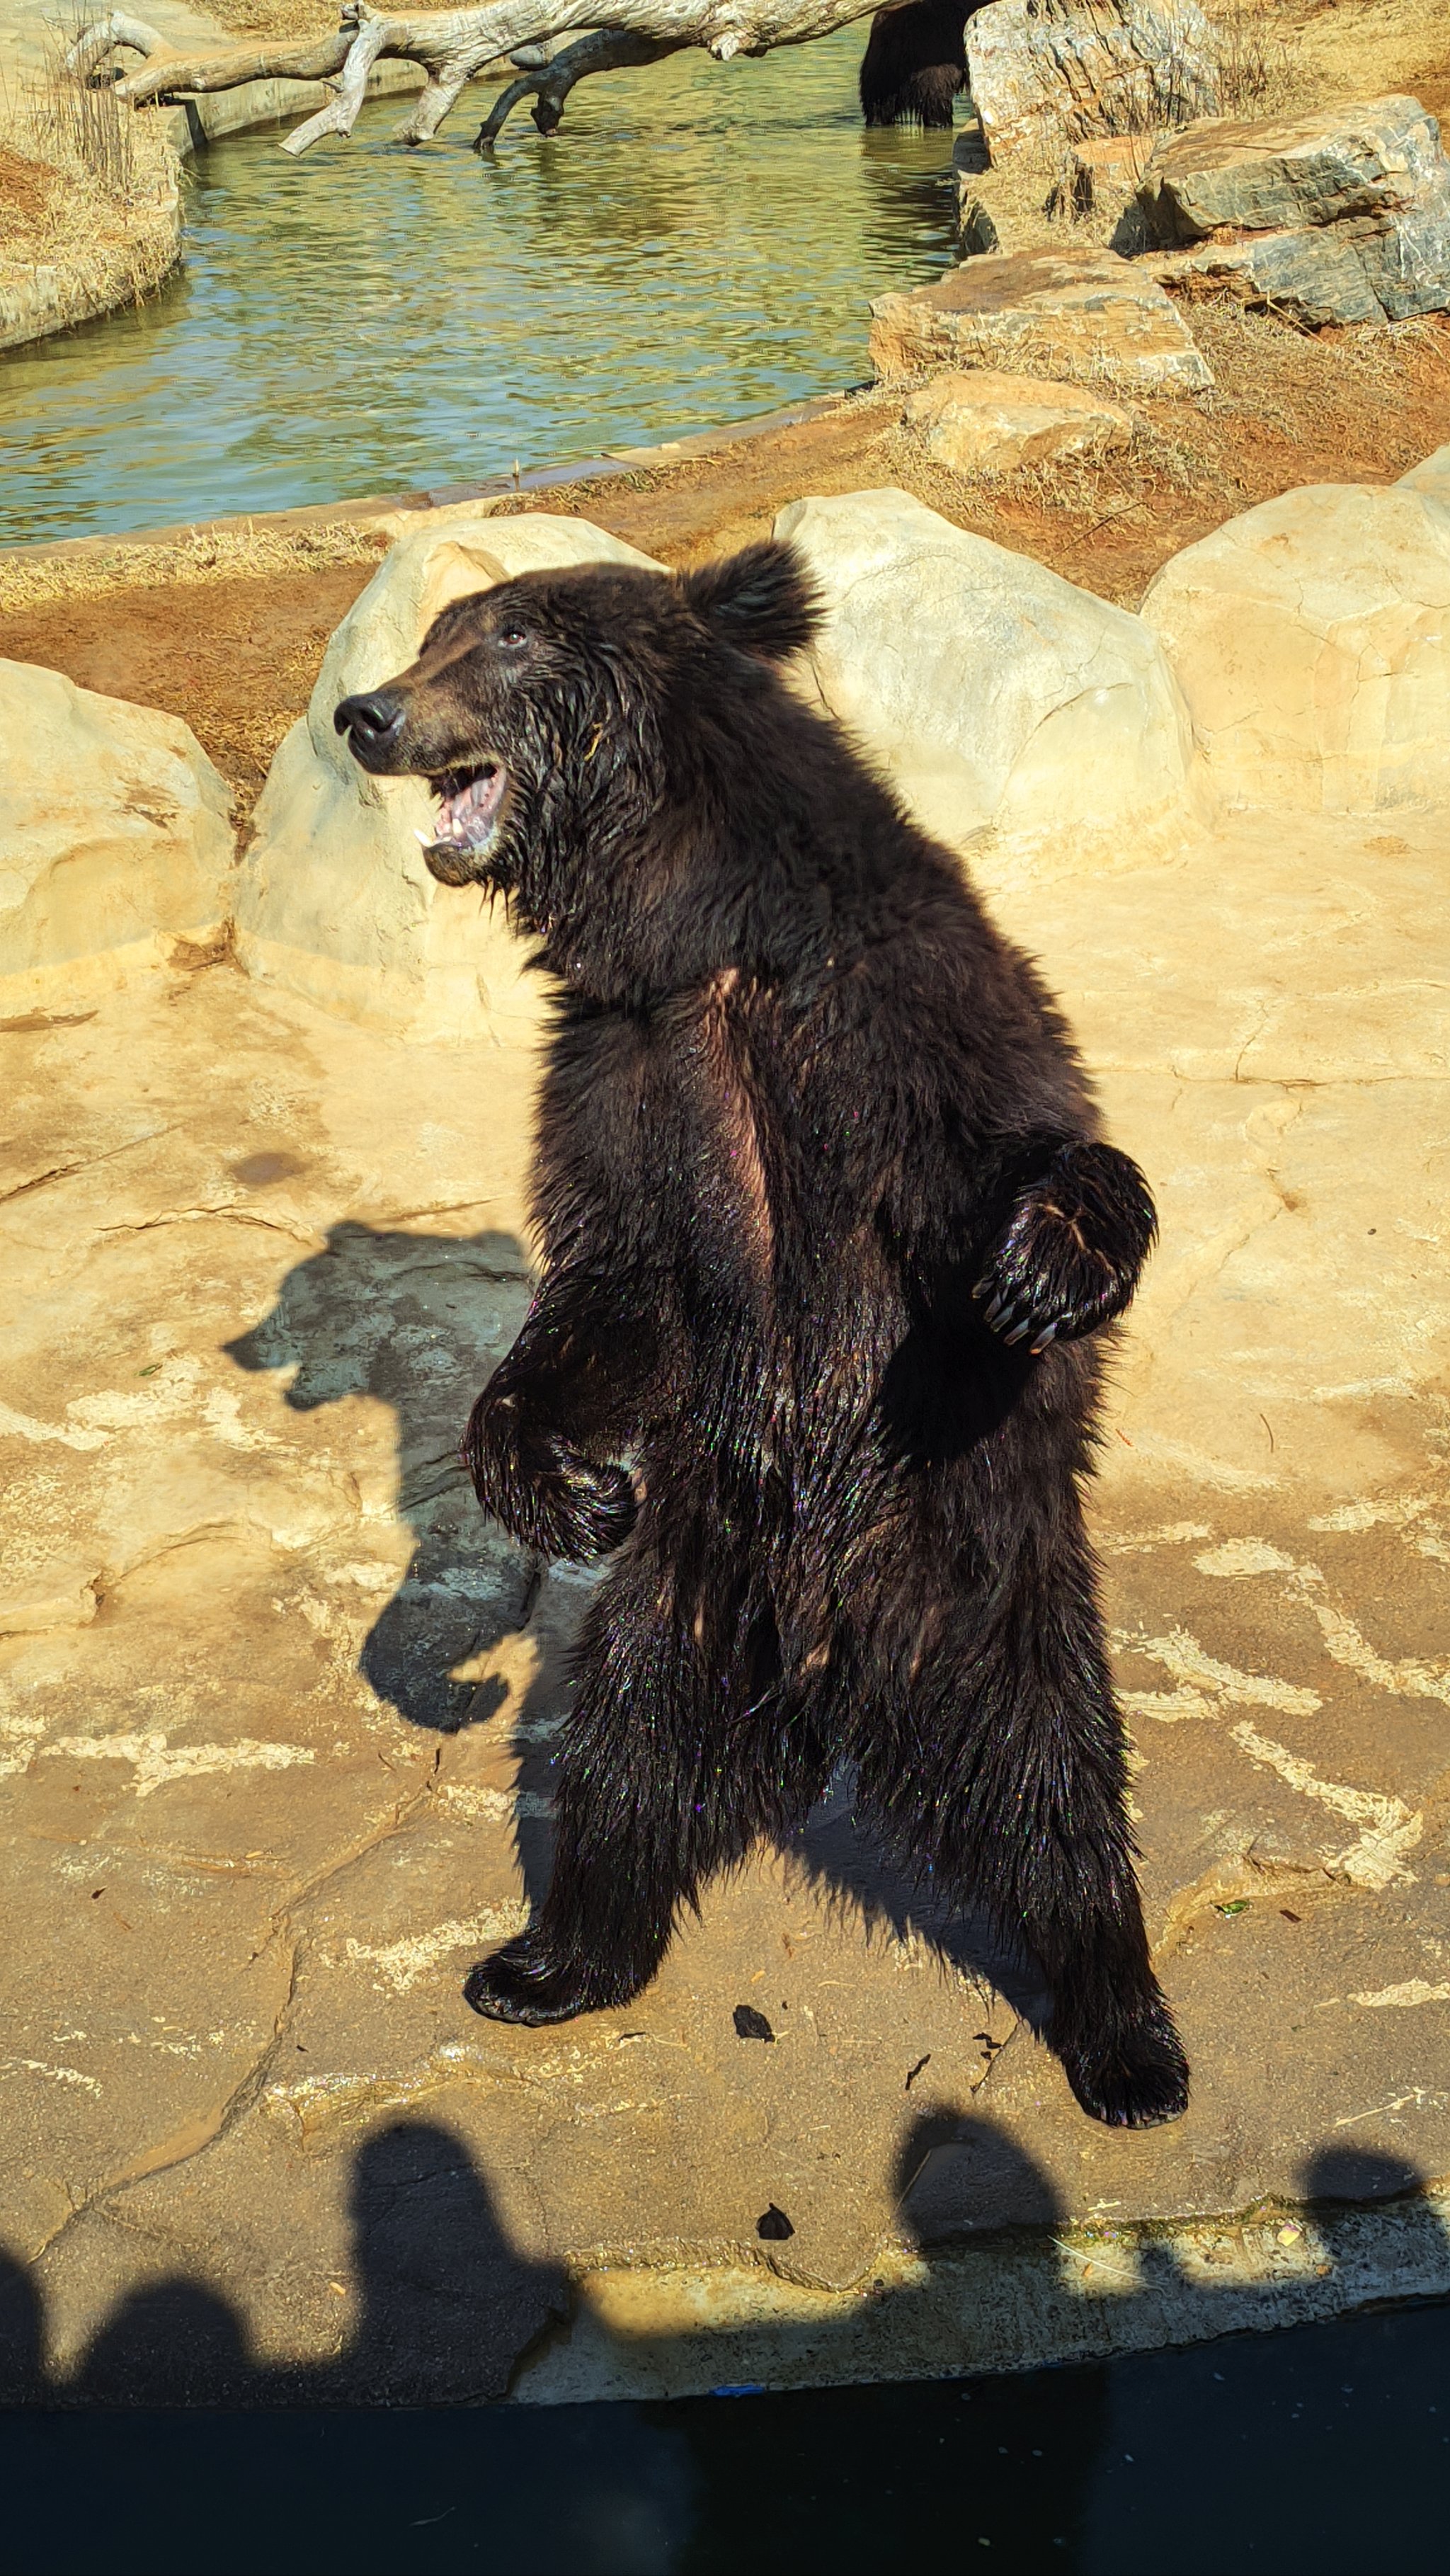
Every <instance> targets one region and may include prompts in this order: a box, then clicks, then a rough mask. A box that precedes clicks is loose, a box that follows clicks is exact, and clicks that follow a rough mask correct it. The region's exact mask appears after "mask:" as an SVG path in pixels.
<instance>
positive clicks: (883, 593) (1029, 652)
mask: <svg viewBox="0 0 1450 2576" xmlns="http://www.w3.org/2000/svg"><path fill="white" fill-rule="evenodd" d="M776 534H777V536H779V537H784V538H788V539H789V540H790V541H791V542H792V543H793V544H794V545H795V546H797V547H798V548H799V549H800V552H801V553H802V554H803V555H804V557H805V559H806V562H807V563H808V565H809V567H810V570H811V572H812V574H813V575H814V577H815V580H816V582H817V583H818V585H819V587H820V590H821V592H822V594H823V597H824V599H825V602H826V608H827V614H826V619H825V623H824V626H823V629H822V632H821V634H820V637H819V638H818V641H817V644H816V647H815V653H814V670H815V678H816V681H817V684H818V686H819V689H820V693H821V696H822V698H823V700H824V702H825V704H826V705H827V706H828V707H829V708H830V709H831V711H832V713H833V714H835V715H837V716H840V717H842V718H843V719H844V720H845V721H846V723H848V724H849V725H850V726H851V728H852V730H853V732H854V733H855V734H856V736H857V738H858V739H859V740H860V741H862V742H863V743H864V744H865V745H866V747H867V749H868V750H869V751H871V752H873V753H874V754H875V755H876V757H877V759H878V760H879V761H880V762H881V764H882V765H883V767H885V768H887V769H889V770H890V772H891V774H892V776H893V777H894V778H895V780H896V782H897V784H898V786H899V787H900V788H901V790H902V792H903V794H905V795H906V797H907V798H908V800H909V801H910V803H911V804H912V806H913V808H914V809H915V811H916V812H917V814H918V815H919V816H920V818H921V820H922V821H923V822H924V823H925V824H926V826H927V828H928V829H929V830H932V831H935V832H938V833H939V834H940V835H941V836H942V837H943V838H944V839H946V840H949V841H952V842H954V843H955V844H956V845H957V846H959V847H960V846H962V845H963V844H965V843H966V842H967V841H969V840H971V839H972V838H973V836H974V835H980V834H981V833H982V832H984V831H985V830H986V829H987V828H988V827H994V828H995V831H996V833H997V834H998V835H999V836H1010V837H1011V838H1013V839H1017V840H1025V841H1027V842H1030V843H1031V844H1033V845H1034V847H1035V848H1036V849H1037V850H1038V852H1039V853H1040V854H1042V855H1047V854H1049V853H1050V854H1051V856H1050V864H1052V865H1053V866H1054V867H1055V868H1058V869H1060V868H1062V867H1064V866H1067V867H1071V866H1074V865H1076V864H1078V863H1079V861H1082V862H1084V863H1089V864H1092V865H1094V866H1097V865H1101V864H1102V863H1103V860H1104V858H1105V857H1108V858H1110V857H1111V856H1112V855H1113V853H1114V852H1115V851H1117V852H1123V851H1126V850H1127V849H1128V848H1130V847H1134V848H1136V849H1137V851H1138V854H1139V855H1141V852H1142V847H1143V844H1144V841H1145V839H1146V838H1147V837H1149V836H1151V835H1152V834H1154V833H1156V832H1159V831H1161V830H1162V829H1163V828H1164V827H1165V826H1169V827H1176V825H1177V824H1178V823H1179V822H1180V821H1181V819H1182V817H1183V816H1184V814H1185V812H1186V811H1188V810H1189V809H1190V808H1191V806H1192V803H1193V801H1194V798H1195V795H1196V779H1195V767H1194V750H1193V737H1192V729H1191V727H1190V725H1189V722H1188V718H1187V715H1186V712H1185V709H1184V705H1183V701H1182V698H1181V696H1180V694H1179V691H1178V688H1177V685H1176V683H1175V681H1174V678H1173V674H1172V671H1171V670H1170V668H1169V666H1168V663H1167V661H1166V659H1165V657H1164V655H1163V653H1162V651H1161V650H1160V648H1159V645H1158V642H1157V639H1156V637H1155V636H1153V635H1152V634H1150V633H1149V632H1148V630H1147V629H1146V628H1145V627H1144V626H1143V625H1142V624H1141V623H1140V622H1139V620H1138V619H1137V618H1136V617H1131V616H1129V615H1128V614H1127V613H1126V611H1125V610H1123V609H1120V608H1111V607H1109V606H1108V604H1107V602H1106V601H1105V600H1101V599H1095V598H1094V597H1093V596H1092V594H1091V593H1090V592H1088V591H1083V590H1076V589H1074V587H1073V585H1072V583H1071V582H1067V581H1063V580H1061V579H1060V578H1059V576H1058V575H1057V574H1056V573H1054V572H1049V571H1048V570H1047V569H1046V567H1045V565H1042V564H1039V563H1034V562H1033V561H1032V560H1031V558H1030V557H1029V556H1026V555H1017V554H1011V553H1009V552H1008V550H1007V549H1006V547H1004V546H995V545H992V544H991V543H990V542H989V541H988V540H987V539H986V538H985V537H974V536H969V535H968V534H967V533H966V531H965V530H964V529H961V528H956V527H953V526H952V525H951V523H950V521H948V520H946V519H942V518H939V517H938V516H937V514H936V512H935V511H934V510H928V509H927V508H926V506H925V504H924V503H922V502H920V501H918V500H916V499H914V498H913V497H912V495H911V494H910V493H907V492H901V491H895V490H887V491H883V492H852V493H847V494H845V495H843V496H842V497H841V498H839V499H832V500H806V501H795V502H792V503H791V505H790V507H789V508H788V509H786V510H783V511H782V512H781V514H780V517H779V518H778V519H777V521H776Z"/></svg>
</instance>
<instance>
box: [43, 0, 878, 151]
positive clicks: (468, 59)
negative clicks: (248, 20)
mask: <svg viewBox="0 0 1450 2576" xmlns="http://www.w3.org/2000/svg"><path fill="white" fill-rule="evenodd" d="M876 5H877V0H483V5H482V6H475V7H471V8H461V9H428V10H415V11H410V12H409V13H408V14H407V15H405V16H402V17H396V18H395V17H386V16H384V15H383V14H382V13H381V12H380V11H376V10H374V9H372V8H371V7H370V6H369V5H368V0H345V5H344V7H343V11H342V24H341V27H340V28H339V30H338V32H337V34H336V35H335V36H323V37H317V38H314V39H312V40H311V41H310V42H307V43H299V44H290V45H288V44H282V45H279V44H276V43H272V42H260V43H256V44H250V45H231V46H228V47H227V48H226V49H225V50H224V51H222V52H219V53H208V54H189V53H182V52H180V51H179V50H177V49H176V48H175V47H173V46H171V45H168V44H167V43H166V41H165V40H164V38H163V37H161V36H160V35H158V33H157V31H156V29H155V28H154V27H148V26H146V25H145V24H144V23H143V22H142V21H141V20H140V19H137V18H127V17H124V16H122V15H121V13H120V12H113V13H112V15H111V16H109V17H107V18H101V19H97V20H96V21H95V22H94V23H93V24H92V25H90V26H87V27H85V28H83V29H82V30H81V33H80V35H79V36H78V38H77V40H76V43H75V44H74V46H73V47H72V49H71V56H70V59H71V60H72V62H73V63H74V64H75V67H76V68H77V69H78V70H84V71H85V72H87V73H88V74H89V76H90V77H91V79H93V80H95V79H104V78H106V77H107V76H108V67H109V65H110V62H111V57H112V56H113V54H115V53H117V52H119V51H129V52H131V53H139V54H140V55H141V56H142V62H141V65H140V68H139V69H137V70H134V71H130V72H127V73H126V74H125V76H124V78H122V79H121V80H119V81H117V82H116V91H117V95H118V96H119V97H121V98H127V99H130V100H131V101H132V102H133V104H136V105H139V104H140V103H141V102H142V101H143V100H147V99H158V98H176V97H178V96H181V97H185V96H186V95H188V94H192V95H201V94H205V93H207V92H209V91H213V90H223V89H238V88H240V87H242V86H243V84H244V83H245V82H247V81H255V80H314V81H315V80H330V79H332V78H333V77H334V76H335V75H336V74H338V73H341V75H342V77H341V80H340V81H339V82H338V87H337V93H336V95H335V97H333V98H332V99H331V100H329V102H328V105H327V106H326V107H325V108H322V109H320V110H319V112H318V113H317V115H315V116H310V117H308V118H307V119H306V120H305V122H304V123H303V124H302V125H300V126H298V127H297V129H296V131H295V132H294V133H292V134H289V135H288V136H287V137H286V139H285V141H284V143H283V146H282V148H283V150H284V151H286V152H293V153H297V152H305V151H306V150H307V149H308V147H309V145H311V144H313V143H315V142H317V141H318V140H319V138H320V137H321V136H323V135H325V134H342V135H346V134H350V133H351V131H352V128H353V125H354V123H355V122H356V119H357V114H358V110H359V108H360V107H361V106H362V103H363V98H364V96H365V94H366V89H367V75H368V73H369V71H370V70H371V68H372V66H373V64H374V63H375V62H377V61H379V60H381V59H382V58H383V57H384V56H391V57H393V58H395V59H401V60H403V61H405V62H414V63H418V64H420V65H421V66H422V69H423V70H424V72H425V73H426V74H427V79H426V82H425V85H424V87H423V89H422V90H421V92H420V93H419V96H418V100H417V103H416V105H415V106H414V108H413V109H412V111H411V113H410V114H409V115H408V116H407V117H406V118H405V119H404V121H403V123H402V124H401V125H400V126H399V128H398V134H399V138H400V139H401V140H402V141H403V142H405V143H426V142H427V141H428V140H429V138H430V137H431V136H432V135H434V134H436V133H437V131H438V128H439V126H440V125H441V124H442V122H443V119H444V118H445V116H446V115H447V114H448V112H449V109H450V108H451V107H453V106H454V105H455V103H456V102H457V99H458V97H459V94H460V92H461V91H462V90H463V88H464V86H465V85H466V83H467V82H469V81H470V80H473V79H475V78H476V77H477V76H478V74H479V73H481V72H487V71H488V70H490V69H491V68H494V67H498V66H502V65H504V64H506V63H517V64H519V65H520V68H521V69H522V70H523V71H524V72H525V73H526V75H527V77H526V80H525V82H524V84H523V85H522V86H521V85H520V83H518V82H514V83H511V84H510V91H511V92H512V95H510V93H509V92H506V93H505V94H504V95H505V97H507V98H508V106H507V107H506V106H505V105H504V99H503V98H500V99H499V100H498V102H497V103H496V105H495V107H494V109H493V112H492V114H491V116H490V117H489V118H488V119H487V120H486V123H485V126H484V131H483V135H482V136H481V137H480V141H482V142H484V143H485V148H486V144H487V141H489V140H491V139H492V135H493V134H496V133H497V132H498V130H499V128H500V126H501V125H502V123H503V121H504V118H505V116H507V115H508V113H509V112H510V109H511V108H512V107H514V106H516V105H517V103H518V100H519V99H520V98H523V97H527V96H528V95H529V93H530V88H531V87H532V89H533V91H534V94H535V95H536V96H537V98H538V100H539V105H540V108H542V109H543V110H544V115H545V116H547V117H549V118H550V119H551V120H552V124H545V122H544V117H543V116H539V115H538V111H537V110H536V119H537V121H538V122H539V123H540V126H541V129H542V130H543V131H546V132H547V131H551V130H552V125H554V124H557V123H558V119H559V115H560V114H562V111H563V102H564V99H565V98H566V97H567V96H568V93H569V91H570V90H571V89H572V88H573V86H574V83H575V81H577V80H581V79H583V78H584V77H585V75H586V74H587V73H589V72H593V71H605V70H612V69H617V68H619V67H620V66H621V65H623V64H626V63H645V62H655V61H658V60H659V59H660V58H661V57H662V56H663V55H665V54H672V53H678V52H680V51H682V50H683V49H684V48H685V47H687V46H690V45H700V46H703V47H704V48H705V49H706V50H707V51H708V52H710V53H711V54H713V55H714V57H715V59H716V61H717V62H722V63H728V62H729V61H731V60H732V59H733V57H734V56H735V55H736V54H768V53H770V52H771V51H772V50H773V49H774V47H775V46H777V45H806V44H810V43H812V42H813V41H814V39H815V38H816V37H817V36H829V35H833V34H834V33H835V31H836V29H837V28H838V27H847V26H850V24H851V23H852V21H853V20H854V19H857V18H866V17H869V16H870V15H871V14H872V11H873V9H874V8H875V7H876ZM586 29H588V30H590V31H592V32H591V33H590V34H589V35H587V36H586V35H585V34H584V31H585V30H586ZM566 36H568V37H573V38H575V39H576V41H575V43H573V44H570V45H567V46H565V47H564V48H563V50H562V51H561V52H560V53H559V54H558V55H557V56H553V47H554V44H555V41H556V40H557V39H558V38H560V37H566ZM546 47H548V48H549V49H550V56H551V59H548V60H547V61H546V60H545V59H544V49H545V48H546ZM566 64H567V65H568V66H569V68H568V69H567V70H566V69H565V68H563V67H564V66H565V65H566ZM540 72H542V78H536V75H537V74H539V73H540Z"/></svg>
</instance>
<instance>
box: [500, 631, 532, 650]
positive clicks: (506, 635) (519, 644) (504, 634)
mask: <svg viewBox="0 0 1450 2576" xmlns="http://www.w3.org/2000/svg"><path fill="white" fill-rule="evenodd" d="M493 640H494V642H495V644H497V645H498V647H499V649H500V651H501V652H504V653H518V652H521V651H522V650H523V647H524V646H525V644H527V642H528V640H529V639H528V635H527V633H526V631H525V629H524V628H523V627H522V626H501V627H500V628H499V630H498V633H497V634H496V635H495V637H494V639H493Z"/></svg>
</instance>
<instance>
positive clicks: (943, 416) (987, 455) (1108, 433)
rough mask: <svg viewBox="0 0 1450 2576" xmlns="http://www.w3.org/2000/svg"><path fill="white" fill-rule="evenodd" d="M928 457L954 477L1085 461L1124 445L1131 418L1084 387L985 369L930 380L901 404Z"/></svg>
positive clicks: (1130, 431)
mask: <svg viewBox="0 0 1450 2576" xmlns="http://www.w3.org/2000/svg"><path fill="white" fill-rule="evenodd" d="M906 417H907V420H908V421H909V422H910V424H911V426H912V428H913V429H918V430H920V431H921V432H922V434H923V436H924V438H925V440H926V447H927V453H928V454H929V455H930V456H932V457H934V458H935V460H936V462H937V464H938V465H945V466H947V467H948V468H949V469H950V470H951V472H952V473H954V474H1004V473H1010V472H1011V470H1012V469H1013V467H1015V466H1018V465H1043V464H1046V463H1047V461H1048V459H1049V458H1050V457H1054V456H1090V455H1095V454H1101V453H1102V451H1103V450H1104V449H1107V448H1110V447H1124V446H1126V445H1127V443H1128V440H1129V439H1130V438H1131V436H1132V433H1133V423H1132V418H1131V415H1130V414H1129V413H1127V412H1126V411H1124V410H1123V408H1122V406H1121V405H1120V404H1118V403H1114V402H1109V400H1108V398H1107V396H1106V395H1105V394H1097V393H1092V392H1090V391H1089V390H1088V388H1087V387H1086V386H1085V385H1070V384H1064V385H1054V386H1053V387H1052V389H1051V391H1049V390H1048V388H1047V387H1046V386H1045V385H1044V384H1043V382H1042V380H1041V378H1040V377H1034V376H1001V375H996V374H994V373H993V371H992V370H991V368H989V367H974V368H967V369H964V370H962V371H961V372H960V373H957V374H948V375H943V376H934V377H933V378H932V380H931V382H930V383H929V384H927V385H923V386H922V388H921V391H920V392H919V393H914V394H913V395H912V396H911V398H910V400H909V401H908V403H907V406H906Z"/></svg>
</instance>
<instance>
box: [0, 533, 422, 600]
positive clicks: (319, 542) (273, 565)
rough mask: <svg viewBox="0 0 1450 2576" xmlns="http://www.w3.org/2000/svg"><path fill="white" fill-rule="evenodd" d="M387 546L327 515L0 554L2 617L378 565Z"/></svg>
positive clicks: (380, 538) (375, 535) (382, 539)
mask: <svg viewBox="0 0 1450 2576" xmlns="http://www.w3.org/2000/svg"><path fill="white" fill-rule="evenodd" d="M386 548H387V539H386V537H385V536H382V535H380V534H379V532H378V530H377V529H376V528H373V527H371V526H369V524H368V523H367V521H365V520H357V519H336V520H328V521H326V522H325V523H323V524H321V525H319V526H316V527H308V528H277V527H269V526H267V525H266V524H265V523H264V524H263V525H262V526H261V527H256V526H254V525H253V524H252V522H251V521H250V520H249V521H248V522H247V523H246V525H245V526H243V527H239V528H199V529H197V530H196V532H195V534H194V535H193V536H190V537H187V538H179V539H178V540H177V541H176V543H175V544H174V545H129V546H128V545H116V546H106V547H97V548H95V549H94V550H92V549H91V548H89V547H87V548H85V549H84V550H81V551H78V552H77V553H75V554H53V555H30V554H0V616H10V615H12V614H14V613H16V612H17V611H20V610H23V609H28V608H40V607H42V606H44V605H45V604H46V603H47V602H48V601H51V600H62V599H95V598H98V597H100V596H101V594H102V593H104V592H106V591H117V590H149V589H155V588H163V587H169V586H170V585H172V584H173V583H182V584H185V585H186V586H187V587H191V586H192V585H194V584H196V583H199V582H210V581H262V580H277V579H281V578H282V577H283V576H285V575H289V574H293V573H299V572H321V571H322V570H324V568H325V567H326V566H327V565H329V564H348V563H369V562H377V561H378V560H379V559H380V558H381V556H382V555H383V554H384V553H385V551H386Z"/></svg>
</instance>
